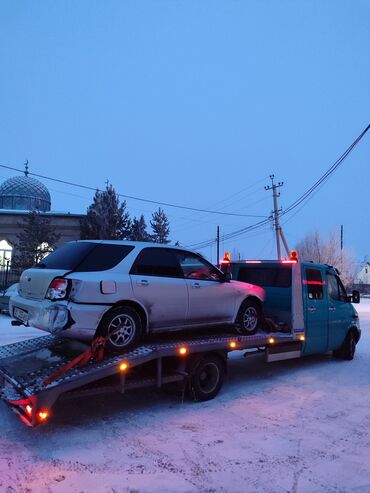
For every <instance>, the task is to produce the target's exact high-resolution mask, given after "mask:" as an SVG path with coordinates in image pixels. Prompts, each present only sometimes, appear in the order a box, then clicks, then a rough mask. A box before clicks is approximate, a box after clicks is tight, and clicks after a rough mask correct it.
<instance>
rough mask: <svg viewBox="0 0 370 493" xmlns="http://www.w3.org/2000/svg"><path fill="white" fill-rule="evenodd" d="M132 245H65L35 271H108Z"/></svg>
mask: <svg viewBox="0 0 370 493" xmlns="http://www.w3.org/2000/svg"><path fill="white" fill-rule="evenodd" d="M133 248H134V247H133V246H132V245H113V244H109V243H106V244H104V243H92V242H91V243H90V242H85V241H84V242H75V243H66V244H65V245H63V246H61V247H60V248H58V249H57V250H55V252H52V253H51V254H50V255H48V256H47V257H45V258H44V259H42V261H41V262H39V263H38V264H36V265H35V268H37V269H62V270H68V271H74V272H94V271H95V272H96V271H101V270H108V269H112V268H113V267H115V266H116V265H117V264H119V262H121V261H122V260H123V259H124V258H125V257H126V256H127V255H128V254H129V253H130V252H131V251H132V250H133Z"/></svg>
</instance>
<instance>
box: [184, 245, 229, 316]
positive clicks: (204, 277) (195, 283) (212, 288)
mask: <svg viewBox="0 0 370 493" xmlns="http://www.w3.org/2000/svg"><path fill="white" fill-rule="evenodd" d="M177 257H178V260H179V264H180V266H181V269H182V272H183V276H184V278H185V281H186V284H187V287H188V294H189V312H188V323H189V324H208V323H209V324H211V323H222V322H223V323H227V322H231V321H232V319H233V316H234V312H235V303H236V296H235V292H234V288H233V286H232V284H231V283H229V282H223V277H222V273H221V272H220V271H219V270H218V269H216V268H215V267H214V266H213V265H212V264H210V263H209V262H207V261H206V260H205V259H203V258H202V257H201V256H200V255H196V254H194V253H191V252H181V251H178V253H177Z"/></svg>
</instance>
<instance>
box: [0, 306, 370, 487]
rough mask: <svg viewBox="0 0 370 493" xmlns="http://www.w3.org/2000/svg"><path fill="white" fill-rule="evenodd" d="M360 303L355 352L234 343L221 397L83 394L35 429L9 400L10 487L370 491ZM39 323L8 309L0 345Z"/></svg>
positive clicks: (369, 407) (0, 418)
mask: <svg viewBox="0 0 370 493" xmlns="http://www.w3.org/2000/svg"><path fill="white" fill-rule="evenodd" d="M356 308H357V307H356ZM358 311H359V313H360V318H361V322H362V331H363V332H362V339H361V341H360V343H359V345H358V349H357V353H356V357H355V359H354V360H353V361H340V360H335V359H332V358H331V357H330V356H329V355H322V356H315V357H307V358H305V359H301V360H294V361H285V362H278V363H272V364H267V363H265V362H264V361H263V357H261V356H253V357H251V358H250V359H248V360H247V359H245V358H242V357H238V358H237V357H236V356H237V355H236V353H234V354H233V357H232V360H231V361H230V364H229V374H228V378H227V382H225V385H224V387H223V389H222V391H221V393H220V394H219V396H218V397H217V398H216V399H215V400H213V401H210V402H206V403H192V402H188V401H185V402H184V403H183V404H182V403H181V402H180V401H179V400H178V399H177V398H176V397H175V396H173V395H169V394H167V393H165V392H159V391H155V390H142V391H135V392H134V391H133V392H131V393H128V394H127V395H125V396H121V395H106V396H99V397H89V398H84V399H78V400H77V399H75V400H73V401H68V402H65V403H60V404H59V405H56V406H55V407H54V409H53V414H54V415H53V417H52V419H51V420H50V421H49V422H48V423H47V424H45V425H41V426H39V427H38V428H35V429H31V428H27V427H25V426H24V425H23V424H22V423H21V422H20V421H19V420H18V418H17V417H16V416H15V415H14V414H13V413H12V412H11V411H10V410H9V409H8V408H7V407H6V406H5V404H4V403H1V404H0V423H1V433H0V492H1V493H2V492H6V493H18V492H19V493H34V492H35V493H42V492H45V493H46V492H47V493H61V492H63V493H64V492H76V493H81V492H86V493H95V492H98V493H100V492H102V493H108V492H111V493H129V492H130V493H134V492H140V493H145V492H155V493H156V492H158V493H165V492H168V493H170V492H171V493H172V492H173V493H177V492H198V491H199V492H235V493H238V492H240V493H247V492H274V493H280V492H281V493H283V492H284V493H286V492H309V493H311V492H328V493H329V492H330V493H332V492H353V493H355V492H356V493H368V492H370V389H369V381H370V345H369V342H370V330H369V329H370V301H369V300H366V301H365V302H364V303H363V304H362V305H360V307H359V310H358ZM30 330H31V329H25V328H19V327H10V324H9V319H6V318H5V317H3V318H1V319H0V341H1V342H0V343H1V344H4V343H8V342H12V341H13V340H15V339H21V338H25V337H27V333H29V334H31V332H29V331H30ZM41 334H42V333H41ZM32 335H40V333H39V332H38V331H33V334H32Z"/></svg>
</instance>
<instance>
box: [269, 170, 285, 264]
mask: <svg viewBox="0 0 370 493" xmlns="http://www.w3.org/2000/svg"><path fill="white" fill-rule="evenodd" d="M274 178H275V175H270V180H271V185H269V186H266V187H265V190H272V199H273V204H274V211H273V220H274V229H275V236H276V251H277V258H278V259H279V260H280V259H281V258H282V255H281V244H280V239H282V240H283V243H284V246H285V249H286V250H287V254H288V255H289V251H288V248H287V247H288V245H287V243H286V240H285V237H284V235H283V234H282V231H281V227H280V223H279V215H280V212H281V209H279V204H278V198H279V197H280V192H278V188H280V187H282V186H283V185H284V182H282V181H279V182H278V183H277V184H275V183H274Z"/></svg>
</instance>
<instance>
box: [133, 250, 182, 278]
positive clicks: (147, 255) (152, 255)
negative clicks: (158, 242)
mask: <svg viewBox="0 0 370 493" xmlns="http://www.w3.org/2000/svg"><path fill="white" fill-rule="evenodd" d="M130 274H136V275H139V276H158V277H183V275H182V271H181V269H180V266H179V262H178V260H177V257H176V254H175V252H174V251H173V250H170V249H167V248H144V249H143V250H142V251H141V252H140V253H139V255H138V257H137V259H136V261H135V263H134V265H133V266H132V268H131V271H130Z"/></svg>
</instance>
